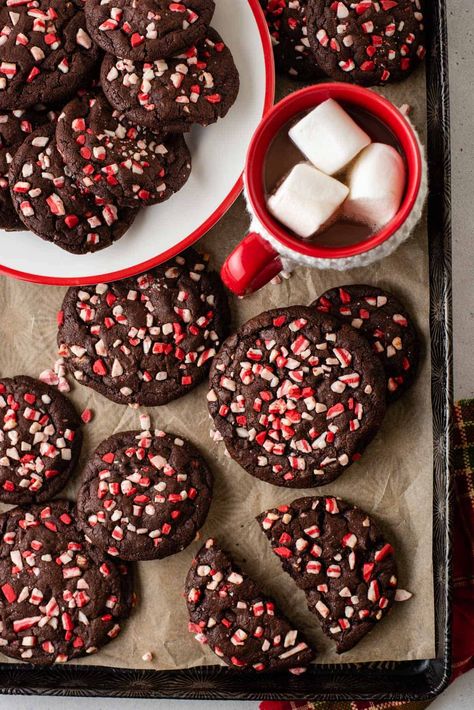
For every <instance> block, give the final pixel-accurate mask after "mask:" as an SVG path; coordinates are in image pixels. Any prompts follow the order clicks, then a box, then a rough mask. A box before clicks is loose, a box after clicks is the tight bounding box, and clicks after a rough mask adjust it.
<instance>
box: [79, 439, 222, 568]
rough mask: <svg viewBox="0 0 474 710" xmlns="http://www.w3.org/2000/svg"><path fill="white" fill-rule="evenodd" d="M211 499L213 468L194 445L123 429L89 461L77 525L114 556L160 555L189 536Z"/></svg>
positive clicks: (176, 547) (152, 557) (184, 542)
mask: <svg viewBox="0 0 474 710" xmlns="http://www.w3.org/2000/svg"><path fill="white" fill-rule="evenodd" d="M211 497H212V475H211V472H210V471H209V469H208V467H207V464H206V462H205V461H204V459H203V458H202V456H201V455H200V453H199V452H198V451H197V449H195V448H194V446H193V445H192V444H190V443H189V442H187V441H183V439H180V438H179V437H175V436H172V435H170V434H165V433H164V432H162V431H155V432H154V433H153V434H152V433H150V432H149V431H148V432H143V431H141V432H140V431H127V432H123V433H120V434H115V435H114V436H111V437H110V438H108V439H106V440H105V441H103V442H102V443H101V444H100V445H99V447H98V448H97V449H96V451H95V452H94V454H93V455H92V456H91V458H90V459H89V462H88V464H87V466H86V469H85V471H84V475H83V477H82V481H81V488H80V491H79V494H78V499H77V511H78V516H79V521H80V522H79V525H80V527H81V528H82V530H83V531H84V533H85V535H86V537H87V539H88V540H90V542H91V543H92V544H93V545H95V546H96V547H98V548H99V549H100V550H102V551H103V552H106V553H107V554H109V555H112V556H113V557H115V556H118V557H120V558H121V559H123V560H157V559H161V558H162V557H168V555H174V554H176V553H177V552H181V550H184V548H185V547H187V546H188V545H189V544H190V543H191V542H192V541H193V540H194V538H195V537H196V533H197V531H198V530H199V529H200V528H201V527H202V526H203V524H204V521H205V519H206V516H207V513H208V510H209V506H210V504H211Z"/></svg>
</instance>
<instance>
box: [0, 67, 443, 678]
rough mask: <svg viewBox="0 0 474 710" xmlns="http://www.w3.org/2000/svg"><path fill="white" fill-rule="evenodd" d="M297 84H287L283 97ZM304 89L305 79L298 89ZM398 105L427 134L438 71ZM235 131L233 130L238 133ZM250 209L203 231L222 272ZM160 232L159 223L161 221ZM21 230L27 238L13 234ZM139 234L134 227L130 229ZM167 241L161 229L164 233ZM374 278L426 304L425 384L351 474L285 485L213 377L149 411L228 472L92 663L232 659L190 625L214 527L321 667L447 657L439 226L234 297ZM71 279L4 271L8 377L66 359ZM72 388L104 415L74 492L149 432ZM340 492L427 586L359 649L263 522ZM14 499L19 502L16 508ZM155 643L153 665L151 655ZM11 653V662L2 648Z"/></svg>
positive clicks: (304, 294) (277, 302)
mask: <svg viewBox="0 0 474 710" xmlns="http://www.w3.org/2000/svg"><path fill="white" fill-rule="evenodd" d="M288 86H289V85H288V84H286V85H280V87H279V93H280V95H282V94H283V93H286V92H287V90H288ZM292 86H293V88H295V85H294V84H293V85H292ZM383 93H384V94H385V95H387V96H388V97H389V98H390V99H391V100H392V101H394V102H395V103H396V104H397V105H400V104H402V103H409V104H410V105H411V106H412V107H413V112H412V114H411V117H412V120H413V121H414V123H415V125H416V126H417V128H418V130H419V131H420V135H421V137H422V140H425V137H426V119H425V100H426V99H425V90H424V72H423V70H422V69H421V70H420V71H418V73H417V74H416V75H415V76H412V77H411V78H410V79H409V80H408V81H406V82H405V83H403V84H401V85H400V86H396V87H395V88H390V89H384V90H383ZM229 139H230V140H231V137H229ZM247 227H248V216H247V215H246V213H245V208H244V203H243V199H242V198H239V200H238V201H237V202H236V204H235V205H234V206H233V207H232V209H231V210H230V211H229V212H228V214H227V215H226V216H225V217H224V219H223V220H222V221H221V222H220V223H219V224H218V225H217V226H216V227H215V228H214V229H213V230H212V231H211V232H210V233H209V234H208V235H207V236H206V237H205V238H204V239H203V240H202V241H201V243H200V244H199V245H198V248H200V249H204V250H205V251H207V252H209V253H210V254H211V257H212V264H213V265H214V267H215V268H219V267H220V266H221V264H222V262H223V260H224V258H225V256H226V254H227V253H228V252H229V250H230V249H231V248H232V247H233V246H234V245H235V244H236V243H237V241H238V240H239V239H240V238H241V237H242V236H243V234H245V231H246V229H247ZM158 229H159V227H158ZM11 238H12V239H14V238H15V235H14V234H12V236H11ZM125 238H126V237H125ZM157 239H159V232H158V235H157ZM344 282H346V283H351V282H354V283H355V282H368V283H371V284H376V285H380V286H382V287H386V288H387V289H389V290H390V291H393V292H395V293H396V294H398V295H399V296H400V298H401V299H402V301H403V302H404V303H406V305H407V307H408V308H409V310H410V311H411V313H412V314H413V316H414V318H415V320H416V322H417V325H418V328H419V330H420V332H421V333H422V336H423V342H424V352H423V358H422V364H421V368H420V372H419V376H418V379H417V381H416V384H415V385H414V386H413V387H412V389H411V390H410V391H409V392H408V393H407V394H406V395H405V396H404V397H403V398H402V399H401V400H400V401H399V402H397V403H396V404H394V405H392V406H391V407H390V409H389V411H388V413H387V416H386V418H385V420H384V422H383V425H382V428H381V430H380V432H379V434H378V436H377V437H376V439H375V441H374V442H373V443H372V444H371V445H370V446H369V448H368V449H367V451H366V452H365V454H364V456H363V457H362V460H361V461H360V462H358V463H355V464H353V465H352V466H351V467H350V469H349V470H348V471H347V472H346V473H344V474H343V475H342V476H341V477H340V478H339V479H338V480H336V481H335V482H333V483H332V484H330V485H328V486H324V487H321V488H319V489H311V490H308V489H306V490H301V491H297V490H285V489H281V488H278V487H275V486H271V485H269V484H267V483H264V482H261V481H258V480H257V479H255V478H253V477H252V476H250V475H249V474H247V473H246V472H245V471H244V470H243V469H241V468H240V466H239V465H238V464H236V463H234V462H233V461H232V460H231V459H230V458H228V457H227V456H226V454H225V451H224V446H223V444H217V443H214V442H213V441H212V440H211V438H210V436H209V429H210V420H209V418H208V414H207V406H206V392H207V385H206V384H205V383H204V384H202V385H201V386H200V387H198V388H197V389H196V390H194V392H193V393H191V394H188V395H187V396H186V397H184V398H182V399H180V400H178V401H176V402H174V403H172V404H169V405H167V406H164V407H161V408H158V407H156V408H153V409H149V410H148V411H149V412H150V414H151V416H152V421H153V424H154V426H156V427H159V428H162V429H165V430H167V431H170V432H174V433H176V434H179V435H181V436H184V437H187V438H188V439H190V440H191V441H192V442H193V443H194V444H196V445H197V446H198V447H199V448H200V449H201V451H202V453H203V454H204V455H205V456H206V457H207V459H208V461H209V464H210V465H211V467H212V469H213V472H214V476H215V495H214V498H213V502H212V506H211V510H210V514H209V517H208V520H207V522H206V524H205V526H204V528H203V530H202V531H201V533H200V540H197V541H195V542H194V543H193V544H192V545H191V546H190V547H189V548H187V549H186V550H185V551H184V552H182V553H180V554H178V555H175V556H173V557H170V558H167V559H165V560H161V561H152V562H144V563H140V564H139V565H138V566H137V570H136V571H137V591H138V597H139V601H138V605H137V607H136V609H135V610H134V612H133V614H132V617H131V618H130V620H129V621H128V622H127V623H126V624H124V630H123V632H122V633H121V634H120V636H119V637H118V638H117V640H115V641H113V642H111V643H110V644H109V645H108V646H106V647H105V648H104V649H102V650H101V651H100V652H99V653H98V654H97V655H96V656H91V657H88V658H84V659H81V660H80V661H79V663H83V664H94V665H101V666H116V667H122V668H155V669H157V670H165V669H177V668H190V667H192V666H196V665H203V664H204V665H211V664H218V663H219V659H218V658H217V656H215V655H214V654H213V653H212V652H211V651H210V650H209V649H207V648H206V647H205V646H201V645H200V644H199V643H197V642H196V641H195V640H194V638H193V636H192V634H190V633H188V631H187V614H186V605H185V601H184V599H183V596H182V590H183V583H184V579H185V576H186V573H187V570H188V568H189V566H190V564H191V560H192V558H193V555H194V553H195V552H196V551H197V549H198V548H199V546H200V544H201V542H202V541H203V540H204V539H205V538H206V537H207V536H213V537H216V538H217V539H218V540H220V541H221V543H222V544H223V545H224V546H225V547H227V548H228V549H229V550H230V551H231V552H232V553H233V554H234V555H235V558H236V559H237V560H238V561H239V562H240V563H242V564H243V565H244V566H245V569H246V570H247V571H248V572H249V573H251V574H253V575H254V576H255V578H256V579H257V580H258V581H259V582H260V583H261V584H262V586H263V587H264V588H265V589H266V590H267V591H268V592H269V593H271V594H272V595H273V596H274V597H276V599H277V600H278V601H279V603H280V604H281V606H282V607H283V609H284V610H286V611H287V613H288V615H289V616H290V617H291V618H292V619H293V621H294V622H295V623H297V624H298V625H300V626H301V627H302V628H303V629H304V630H305V631H306V632H307V633H308V635H309V636H310V638H311V639H312V640H313V642H314V643H315V645H316V647H317V648H318V649H319V656H318V659H317V662H318V663H331V662H341V661H344V662H346V661H347V662H355V661H382V660H409V659H421V658H431V657H433V656H434V654H435V645H434V609H433V582H432V561H431V559H432V558H431V543H432V540H431V535H432V470H433V465H432V447H433V438H432V415H431V396H430V356H429V351H430V348H429V322H428V316H429V273H428V250H427V231H426V223H425V222H423V223H422V224H421V225H420V226H419V227H418V228H417V230H416V233H415V234H414V235H413V237H412V238H411V239H409V240H408V241H407V242H406V243H405V244H404V245H403V246H402V247H401V248H399V249H398V251H397V252H396V253H395V254H394V255H392V256H391V257H389V258H387V259H386V260H384V261H383V262H380V263H378V264H375V265H373V266H370V267H367V268H365V269H357V270H352V271H350V272H346V273H345V274H340V273H337V272H332V271H316V270H310V269H304V268H299V269H297V270H296V271H295V272H294V273H293V275H292V276H291V278H290V279H289V280H284V281H283V282H282V283H281V284H280V285H268V286H266V287H265V288H264V289H262V290H261V291H260V292H259V293H257V294H255V295H253V296H250V297H248V298H246V299H244V300H238V299H235V298H231V306H232V311H233V318H234V325H235V326H237V325H239V324H241V323H242V322H244V321H245V320H247V319H248V318H250V317H251V316H254V315H256V314H258V313H260V312H261V311H263V310H266V309H268V308H274V307H277V306H283V305H290V304H300V303H303V304H307V303H309V302H310V301H312V300H313V299H314V298H315V297H316V296H317V295H319V294H320V293H322V292H323V291H324V290H325V289H327V288H329V287H333V286H336V285H339V284H342V283H344ZM65 291H66V289H64V288H59V287H45V286H37V285H33V284H26V283H20V282H18V281H14V280H9V279H6V278H4V277H1V278H0V303H1V306H2V307H1V309H0V332H1V343H0V374H1V376H12V375H15V374H28V375H31V376H37V375H38V374H39V373H40V372H41V371H42V370H43V369H45V368H47V367H50V366H51V364H52V363H53V362H54V360H55V358H56V311H57V310H58V309H59V307H60V305H61V302H62V298H63V296H64V293H65ZM71 397H72V399H73V400H74V402H75V403H76V405H77V407H78V409H79V411H82V410H83V409H84V407H86V406H87V407H90V408H92V410H93V411H94V414H95V418H94V420H93V421H92V423H91V424H89V425H88V426H86V427H84V433H85V442H84V446H83V450H82V457H81V464H80V466H79V467H78V470H77V472H76V475H75V477H74V480H73V482H72V483H71V485H69V487H68V488H67V489H66V494H67V495H68V496H69V497H74V494H75V490H76V489H77V482H78V480H79V478H80V472H81V469H82V467H83V464H84V461H85V460H86V458H87V456H88V455H89V454H90V453H91V452H92V450H93V449H94V447H95V446H97V445H98V444H99V443H100V441H101V440H102V439H104V438H106V437H107V436H109V435H111V434H112V433H114V432H117V431H121V430H126V429H133V428H137V429H138V428H139V422H138V412H137V411H136V410H132V409H131V408H129V407H123V406H120V405H117V404H113V403H111V402H109V401H108V400H107V399H105V398H104V397H101V396H100V395H98V394H95V393H93V392H92V390H90V389H88V388H86V387H81V386H80V385H78V384H76V385H74V386H73V391H72V392H71ZM324 493H331V494H334V495H338V496H341V497H343V498H346V499H347V500H349V501H351V502H353V503H355V504H357V505H359V506H360V507H362V508H364V509H365V510H367V511H368V512H370V513H371V514H372V515H373V516H374V517H375V518H376V519H377V520H378V522H379V524H380V525H381V527H382V529H383V530H384V531H385V533H386V535H387V537H388V538H389V539H390V540H391V541H393V543H394V545H395V547H396V550H397V557H398V561H399V571H400V575H399V578H400V579H399V585H400V586H401V587H403V588H405V589H409V590H410V591H412V592H413V593H414V597H413V598H412V599H411V600H410V601H408V602H405V603H403V604H396V605H395V608H394V609H393V610H392V611H391V613H390V614H389V615H388V617H387V618H386V619H385V620H384V621H383V622H382V623H380V624H379V625H378V626H377V628H375V629H374V631H372V632H371V633H370V634H369V635H368V636H366V637H365V638H364V639H363V640H362V641H361V642H360V643H359V644H358V645H357V646H356V647H355V648H354V649H353V650H352V651H350V652H348V653H345V654H344V655H343V656H342V657H341V656H337V655H336V654H335V652H334V650H333V649H334V645H333V644H332V643H331V642H330V641H329V639H327V638H326V637H325V636H324V635H323V634H322V632H321V631H320V629H319V626H318V622H317V619H316V618H314V616H313V615H312V614H310V613H309V612H308V611H307V609H306V604H305V599H304V595H303V593H302V592H300V591H298V590H297V589H296V587H295V585H294V584H293V583H292V581H291V580H290V578H289V577H288V576H287V575H286V574H284V573H283V572H282V571H281V567H280V563H279V561H278V559H277V558H276V557H275V556H274V555H273V553H272V552H271V550H270V547H269V545H268V543H267V541H266V539H265V537H264V535H263V534H262V532H261V531H260V529H259V526H258V525H257V523H256V522H255V520H254V518H255V516H256V515H257V514H258V513H260V512H261V511H263V510H265V509H267V508H268V507H273V506H275V505H279V504H281V503H284V502H288V501H291V500H293V499H295V498H297V497H299V496H301V495H311V494H318V495H319V494H324ZM3 508H6V506H3ZM148 651H151V652H152V653H153V661H152V662H144V661H143V660H142V655H143V654H144V653H145V652H148ZM0 657H1V660H2V661H8V659H7V658H5V657H3V656H0Z"/></svg>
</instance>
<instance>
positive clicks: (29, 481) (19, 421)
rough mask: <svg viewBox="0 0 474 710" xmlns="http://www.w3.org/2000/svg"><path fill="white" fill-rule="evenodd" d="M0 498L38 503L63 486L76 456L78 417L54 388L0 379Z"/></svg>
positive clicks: (18, 379) (29, 380)
mask: <svg viewBox="0 0 474 710" xmlns="http://www.w3.org/2000/svg"><path fill="white" fill-rule="evenodd" d="M0 422H1V424H0V501H2V502H3V503H12V504H24V503H39V502H42V501H45V500H49V499H50V498H52V497H53V496H54V495H55V494H56V493H57V492H58V491H60V490H61V488H63V487H64V486H65V485H66V482H67V480H68V478H69V476H70V475H71V473H72V472H73V470H74V467H75V465H76V463H77V460H78V458H79V454H80V451H81V443H82V432H81V429H80V426H81V420H80V418H79V416H78V414H77V413H76V411H75V409H74V407H73V405H72V404H71V402H70V401H69V400H68V399H66V397H65V396H64V395H63V394H61V393H60V392H59V391H58V390H57V389H54V388H53V387H49V385H45V384H43V383H42V382H39V381H38V380H34V379H32V378H31V377H24V376H18V377H12V378H3V379H0Z"/></svg>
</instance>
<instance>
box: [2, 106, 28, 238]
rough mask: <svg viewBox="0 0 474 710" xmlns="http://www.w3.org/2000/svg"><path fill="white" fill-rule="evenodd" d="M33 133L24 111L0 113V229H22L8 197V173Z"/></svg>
mask: <svg viewBox="0 0 474 710" xmlns="http://www.w3.org/2000/svg"><path fill="white" fill-rule="evenodd" d="M32 131H33V124H32V121H31V117H30V116H29V114H28V113H27V112H26V111H23V110H21V109H20V110H18V111H4V112H0V229H22V228H23V224H22V222H21V220H20V219H19V217H18V215H17V213H16V211H15V208H14V207H13V204H12V200H11V197H10V185H9V182H8V171H9V169H10V165H11V163H12V160H13V158H14V156H15V153H16V151H17V150H18V148H19V147H20V146H21V144H22V143H23V141H24V140H25V138H26V137H27V136H28V135H29V134H30V133H31V132H32Z"/></svg>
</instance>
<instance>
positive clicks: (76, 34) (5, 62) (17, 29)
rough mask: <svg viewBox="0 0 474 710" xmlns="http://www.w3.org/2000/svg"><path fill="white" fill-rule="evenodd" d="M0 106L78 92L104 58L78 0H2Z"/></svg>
mask: <svg viewBox="0 0 474 710" xmlns="http://www.w3.org/2000/svg"><path fill="white" fill-rule="evenodd" d="M0 27H2V28H3V29H2V40H3V41H2V44H1V47H0V109H11V110H17V109H20V108H26V107H28V106H34V105H35V104H37V103H38V102H41V101H44V100H45V98H46V99H47V101H48V103H54V102H56V101H62V100H63V99H66V98H68V97H69V96H72V95H73V94H74V92H75V91H76V89H77V88H78V87H79V85H80V83H81V82H82V80H83V79H84V77H86V76H87V75H88V74H89V72H90V71H91V70H92V69H93V67H94V65H95V64H96V62H97V61H98V59H99V54H100V52H99V50H98V48H97V47H96V46H95V45H94V44H93V43H92V40H91V38H90V37H89V35H88V33H87V30H86V21H85V16H84V13H83V12H82V11H80V10H79V9H78V3H77V2H76V3H75V2H73V1H72V0H34V1H33V0H32V1H30V2H25V1H20V2H18V1H15V0H2V2H1V4H0Z"/></svg>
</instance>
